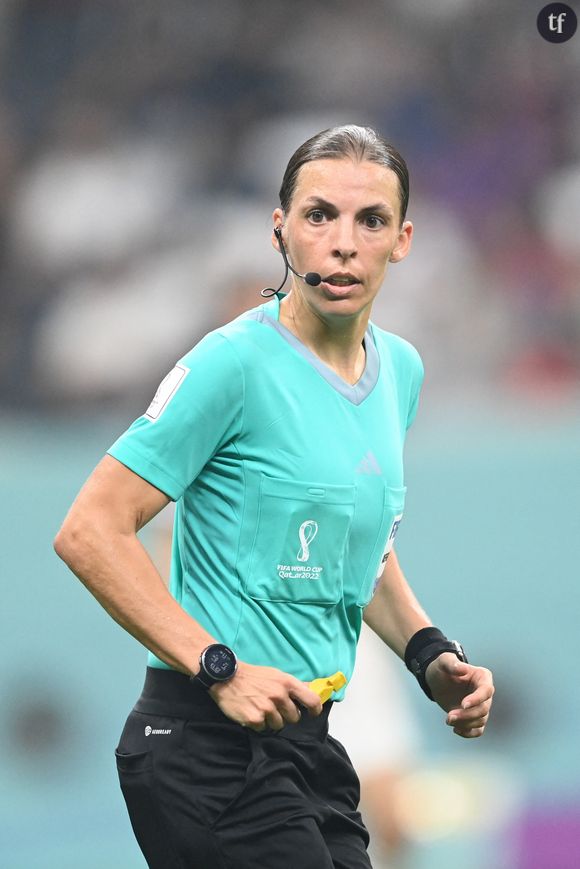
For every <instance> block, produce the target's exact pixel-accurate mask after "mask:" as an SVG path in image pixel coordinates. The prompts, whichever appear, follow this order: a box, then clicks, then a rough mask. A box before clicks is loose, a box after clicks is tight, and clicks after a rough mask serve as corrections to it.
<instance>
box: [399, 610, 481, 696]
mask: <svg viewBox="0 0 580 869" xmlns="http://www.w3.org/2000/svg"><path fill="white" fill-rule="evenodd" d="M443 652H453V654H454V655H457V657H458V658H459V660H460V661H464V662H465V663H466V664H467V663H468V661H467V655H466V654H465V651H464V649H463V646H462V645H461V643H458V642H457V640H448V639H447V637H446V636H445V634H443V633H442V632H441V631H440V630H439V629H438V628H433V627H431V628H422V629H421V630H420V631H417V633H416V634H415V635H414V636H413V637H411V639H410V640H409V643H408V644H407V648H406V650H405V664H406V665H407V669H409V670H410V671H411V673H412V674H413V675H414V676H415V677H416V679H417V681H418V683H419V685H420V686H421V688H422V689H423V691H424V692H425V694H426V695H427V697H429V699H430V700H433V695H432V694H431V690H430V688H429V686H428V684H427V679H426V678H425V673H426V672H427V667H428V666H429V664H430V663H431V662H432V661H434V660H435V659H436V658H438V657H439V655H442V654H443Z"/></svg>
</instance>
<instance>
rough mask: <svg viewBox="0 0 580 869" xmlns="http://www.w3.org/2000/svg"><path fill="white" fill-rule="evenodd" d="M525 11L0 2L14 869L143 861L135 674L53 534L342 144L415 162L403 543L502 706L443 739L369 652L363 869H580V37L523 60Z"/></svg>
mask: <svg viewBox="0 0 580 869" xmlns="http://www.w3.org/2000/svg"><path fill="white" fill-rule="evenodd" d="M541 5H542V4H537V6H536V5H534V4H530V3H529V0H526V2H523V0H513V2H511V3H510V4H505V3H502V2H500V0H438V2H437V3H432V4H427V3H420V2H418V0H390V2H388V3H387V2H386V0H358V2H357V3H356V4H355V3H353V2H346V0H344V2H341V0H325V2H323V3H317V4H314V3H312V2H307V0H293V2H292V3H291V4H288V3H286V4H284V3H279V2H271V0H270V2H266V0H245V2H243V3H241V2H236V0H195V2H192V0H165V2H164V3H160V2H153V0H140V2H139V3H136V2H130V0H115V2H113V0H2V2H0V239H1V244H0V444H1V450H0V487H1V488H0V492H1V497H2V522H1V523H0V568H1V580H2V586H1V588H2V600H1V604H0V637H1V638H2V666H1V669H0V697H1V698H2V701H1V703H0V732H1V733H2V739H1V741H0V865H1V866H2V867H3V869H4V867H5V869H139V867H144V866H145V863H144V860H143V858H142V857H141V855H140V853H139V851H138V848H137V845H136V843H135V841H134V839H133V836H132V833H131V830H130V826H129V821H128V818H127V816H126V812H125V808H124V804H123V801H122V796H121V793H120V790H119V788H118V783H117V779H116V771H115V768H114V760H113V749H114V747H115V745H116V741H117V739H118V736H119V734H120V731H121V729H122V726H123V723H124V719H125V717H126V715H127V713H128V711H129V708H130V707H131V705H132V703H133V702H134V700H135V699H136V697H137V695H138V694H139V691H140V688H141V682H142V677H143V672H144V666H145V653H144V650H143V649H142V648H141V647H140V646H138V644H137V643H136V642H135V641H133V640H132V639H131V638H130V637H129V636H127V635H125V634H124V633H123V631H122V630H121V629H120V628H118V627H117V626H116V625H115V624H114V623H113V622H112V621H110V619H108V618H107V616H106V615H105V613H104V612H103V611H102V610H101V609H100V608H99V607H98V605H97V604H96V603H95V602H94V601H93V600H92V599H91V597H90V596H89V595H88V594H87V593H86V591H84V589H82V587H81V585H80V583H78V582H77V581H76V580H75V579H74V578H73V577H72V576H71V575H70V574H69V573H68V572H67V570H66V568H65V567H64V565H62V564H61V563H60V562H59V561H58V559H57V557H56V556H55V555H54V554H53V552H52V545H51V544H52V538H53V537H54V534H55V533H56V531H57V529H58V527H59V525H60V523H61V521H62V518H63V516H64V514H65V512H66V510H67V509H68V506H69V505H70V503H71V501H72V499H73V498H74V496H75V494H76V492H77V491H78V489H79V488H80V486H81V484H82V483H83V481H84V479H85V478H86V477H87V476H88V474H89V473H90V471H91V470H92V468H93V467H94V465H95V464H96V462H97V461H98V460H99V459H100V457H101V456H102V454H103V453H104V452H105V450H106V449H107V447H108V446H109V445H110V444H111V443H112V442H113V440H114V439H115V438H116V437H117V436H118V434H119V433H120V432H121V431H123V430H124V429H125V428H126V427H127V426H128V424H129V423H130V422H131V421H132V420H133V418H134V417H136V416H138V415H140V414H141V413H142V412H143V411H144V409H145V408H146V407H147V405H148V404H149V401H150V399H151V397H152V395H153V394H154V392H155V389H156V387H157V384H158V383H159V381H160V380H161V379H162V378H163V376H164V375H165V374H166V372H167V371H168V370H169V369H170V368H171V367H172V366H173V364H174V362H175V360H176V359H178V358H179V357H180V356H181V355H182V354H183V353H184V352H185V351H186V350H187V349H189V347H190V346H191V345H192V344H194V343H195V342H196V341H197V340H198V339H199V337H200V336H201V335H202V334H204V333H205V332H206V331H207V330H208V329H210V328H213V327H214V326H216V325H218V324H220V323H222V322H225V321H226V320H228V319H230V318H231V317H232V316H235V315H236V314H237V313H238V312H239V311H240V310H243V309H244V308H248V307H252V306H254V305H255V304H259V303H260V301H261V299H260V297H259V294H258V293H259V289H260V288H261V287H262V286H265V285H271V284H272V283H273V284H274V285H277V283H278V281H279V275H280V276H281V274H282V267H281V261H280V259H279V256H278V255H277V254H276V253H275V252H274V251H273V250H272V248H271V245H270V232H271V212H272V210H273V208H274V207H275V206H276V205H277V204H278V201H277V191H278V188H279V184H280V180H281V176H282V173H283V170H284V167H285V165H286V162H287V160H288V158H289V156H290V155H291V153H292V152H293V151H294V149H295V148H296V147H297V146H298V145H299V144H300V143H301V142H302V141H304V140H305V139H306V138H308V137H309V136H310V135H312V134H314V133H315V132H317V131H319V130H321V129H323V128H325V127H328V126H331V125H333V124H335V123H359V124H371V125H373V126H375V127H376V128H377V129H378V130H379V131H380V132H382V133H383V134H384V135H385V136H386V137H387V138H388V139H390V140H391V141H392V142H393V143H394V144H395V146H396V147H398V148H399V149H400V150H401V152H402V153H403V154H404V156H405V157H406V159H407V162H408V164H409V168H410V173H411V205H410V209H409V215H408V216H409V218H410V219H412V220H413V221H414V223H415V241H414V245H413V250H412V252H411V254H410V256H409V258H408V259H407V260H405V261H404V262H403V263H401V264H399V265H397V266H393V267H391V270H390V271H389V274H388V276H387V280H386V282H385V286H384V288H383V290H382V291H381V294H380V296H379V297H378V299H377V302H376V305H375V311H374V316H373V319H374V320H375V322H377V323H378V324H379V325H380V326H382V327H384V328H386V329H389V330H391V331H394V332H397V333H398V334H401V335H403V336H404V337H405V338H407V339H408V340H410V341H411V342H412V343H414V344H415V345H416V346H417V347H418V349H419V350H420V352H421V355H422V356H423V359H424V362H425V367H426V380H425V387H424V390H423V398H422V404H421V409H420V413H419V416H418V418H417V421H416V422H415V425H414V426H413V429H412V430H411V432H410V434H409V440H408V446H407V453H406V468H407V486H408V498H407V509H406V514H405V522H404V524H403V526H402V529H401V532H400V536H399V538H398V552H399V557H400V558H401V560H402V563H403V565H404V567H405V570H406V572H407V574H408V576H409V578H410V581H411V582H412V584H413V586H414V588H415V590H416V592H417V594H418V596H419V598H420V600H421V601H422V603H423V604H424V606H425V608H426V609H427V611H428V612H429V613H430V615H431V616H432V618H433V620H434V622H435V623H436V624H440V625H441V627H442V628H443V629H444V630H445V631H446V633H447V634H448V635H450V636H452V637H457V638H458V639H460V640H461V641H462V642H463V643H464V645H465V646H466V649H467V652H468V654H469V656H470V659H471V660H473V661H475V662H480V663H482V664H485V665H487V666H489V667H491V668H492V669H494V671H495V674H496V681H497V689H498V692H497V695H496V702H495V706H494V714H493V718H492V720H491V723H490V725H489V727H488V731H487V733H486V736H485V738H484V739H482V740H476V741H462V740H459V739H458V738H457V737H455V736H453V734H452V732H451V730H450V729H449V728H446V727H445V725H444V723H443V717H442V715H441V713H440V711H438V710H437V708H435V707H434V704H430V703H429V701H427V700H426V699H425V698H424V697H423V696H422V695H421V693H420V692H419V690H418V689H417V686H416V685H415V683H414V680H413V679H412V677H410V676H409V675H408V674H406V673H405V672H404V669H403V667H402V665H401V664H400V663H398V662H396V661H394V659H392V656H389V654H388V653H386V652H385V651H383V649H381V648H378V649H376V648H374V647H373V648H370V647H368V646H367V640H365V641H364V642H365V649H364V652H363V653H361V663H360V664H359V667H358V669H357V674H356V675H355V681H353V685H352V692H353V698H354V697H355V696H357V697H359V698H360V702H359V701H358V700H357V701H356V702H355V700H354V699H353V701H352V703H351V704H350V709H349V708H348V703H345V704H342V707H343V708H341V709H340V710H339V713H340V714H339V715H338V716H337V719H336V727H337V733H338V731H340V738H341V739H342V740H343V741H344V742H345V744H346V745H347V748H349V750H350V751H351V753H352V755H353V758H354V759H355V762H356V764H357V767H358V769H359V772H360V775H361V780H362V784H363V804H364V806H365V807H366V809H365V813H366V817H367V818H368V819H369V826H371V828H372V829H373V831H374V833H375V835H374V845H373V852H374V854H375V865H376V867H377V869H382V867H389V869H391V867H393V869H423V867H429V869H439V867H443V866H444V867H446V869H572V867H575V869H577V867H578V866H580V784H579V781H580V749H579V748H578V737H577V733H578V721H579V719H580V690H579V688H578V676H577V669H578V667H577V657H578V656H577V641H576V636H577V622H578V614H579V612H580V591H579V586H580V583H579V580H580V576H579V568H578V565H579V564H580V519H579V506H578V505H579V500H580V499H579V496H580V436H579V435H580V430H579V423H580V407H579V398H580V245H579V243H578V237H579V227H580V99H579V96H580V94H579V89H578V82H579V81H580V33H577V34H576V36H575V37H574V38H572V39H571V40H570V41H569V42H566V43H563V44H551V43H548V42H545V41H544V40H543V39H542V38H541V37H540V36H539V35H538V33H537V30H536V16H537V14H538V11H539V9H540V8H541ZM576 11H577V14H580V9H576ZM164 523H165V525H164ZM169 525H170V516H169V518H167V517H166V518H165V519H164V520H161V521H160V523H158V524H157V525H156V526H154V527H153V528H150V529H148V530H146V532H145V533H144V541H145V542H146V544H147V545H148V546H149V547H150V548H151V550H152V551H153V552H154V554H155V556H156V557H157V558H158V559H159V562H160V564H161V566H162V567H163V564H164V560H165V553H164V540H165V538H166V533H167V531H166V529H167V527H168V526H169ZM363 654H364V657H362V655H363ZM385 686H387V689H386V690H385ZM381 687H382V690H381ZM355 690H356V691H357V692H359V693H358V694H357V695H355V694H354V692H355ZM290 865H291V863H290V862H289V867H290ZM264 869H267V867H264Z"/></svg>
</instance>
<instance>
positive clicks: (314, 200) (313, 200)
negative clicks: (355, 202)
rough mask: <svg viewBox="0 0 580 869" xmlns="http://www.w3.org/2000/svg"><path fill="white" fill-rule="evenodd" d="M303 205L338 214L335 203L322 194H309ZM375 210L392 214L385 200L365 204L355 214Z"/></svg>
mask: <svg viewBox="0 0 580 869" xmlns="http://www.w3.org/2000/svg"><path fill="white" fill-rule="evenodd" d="M304 205H305V206H308V207H312V206H315V207H316V208H323V209H324V210H325V211H328V212H330V213H331V214H338V208H337V207H336V205H333V203H332V202H329V201H328V200H327V199H323V197H322V196H309V197H308V198H307V199H305V200H304ZM377 212H382V213H383V214H385V215H386V216H388V217H392V216H393V215H394V211H393V209H392V208H391V206H390V205H388V204H387V203H386V202H376V203H374V204H373V205H365V207H364V208H361V209H360V210H359V211H358V212H357V214H359V215H363V214H376V213H377Z"/></svg>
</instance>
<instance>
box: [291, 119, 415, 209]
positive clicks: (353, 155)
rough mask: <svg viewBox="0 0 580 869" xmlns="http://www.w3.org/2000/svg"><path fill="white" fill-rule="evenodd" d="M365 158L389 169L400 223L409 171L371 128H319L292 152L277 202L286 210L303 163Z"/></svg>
mask: <svg viewBox="0 0 580 869" xmlns="http://www.w3.org/2000/svg"><path fill="white" fill-rule="evenodd" d="M345 157H348V158H350V159H351V160H358V161H363V160H369V161H370V162H371V163H378V164H379V165H381V166H385V167H386V168H387V169H392V171H393V172H394V173H395V175H396V176H397V178H398V181H399V198H400V202H401V223H402V222H403V220H404V219H405V215H406V213H407V206H408V204H409V170H408V169H407V164H406V163H405V160H404V159H403V157H402V156H401V154H399V152H398V151H397V149H396V148H394V147H393V145H391V144H390V143H389V142H387V140H386V139H385V138H383V136H381V135H380V134H379V133H377V132H376V131H375V130H373V129H372V127H359V126H357V125H356V124H345V125H343V126H340V127H331V128H329V129H328V130H322V131H321V132H320V133H316V135H315V136H312V138H310V139H308V140H307V141H306V142H304V144H302V145H300V147H299V148H298V149H297V150H296V151H295V152H294V154H292V156H291V157H290V160H289V161H288V165H287V166H286V171H285V172H284V178H283V179H282V186H281V187H280V194H279V195H280V205H281V206H282V209H283V210H284V211H285V212H287V211H288V210H289V209H290V206H291V204H292V196H293V195H294V190H295V188H296V181H297V179H298V173H299V171H300V169H301V168H302V166H304V164H305V163H310V162H311V161H312V160H340V159H343V158H345Z"/></svg>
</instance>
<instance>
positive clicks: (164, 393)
mask: <svg viewBox="0 0 580 869" xmlns="http://www.w3.org/2000/svg"><path fill="white" fill-rule="evenodd" d="M188 374H189V368H186V367H185V365H181V364H177V365H176V366H175V368H172V369H171V371H170V372H169V374H168V375H167V376H166V377H164V378H163V380H162V381H161V383H160V384H159V386H158V388H157V392H156V393H155V396H154V397H153V401H152V402H151V404H150V405H149V407H148V408H147V410H146V411H145V416H146V417H147V418H148V419H151V420H156V419H159V417H160V416H161V414H162V413H163V411H164V410H165V408H166V407H167V405H168V404H169V402H170V401H171V399H172V398H173V396H174V395H175V393H176V392H177V390H178V389H179V387H180V386H181V384H182V383H183V381H184V380H185V378H186V376H187V375H188Z"/></svg>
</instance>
